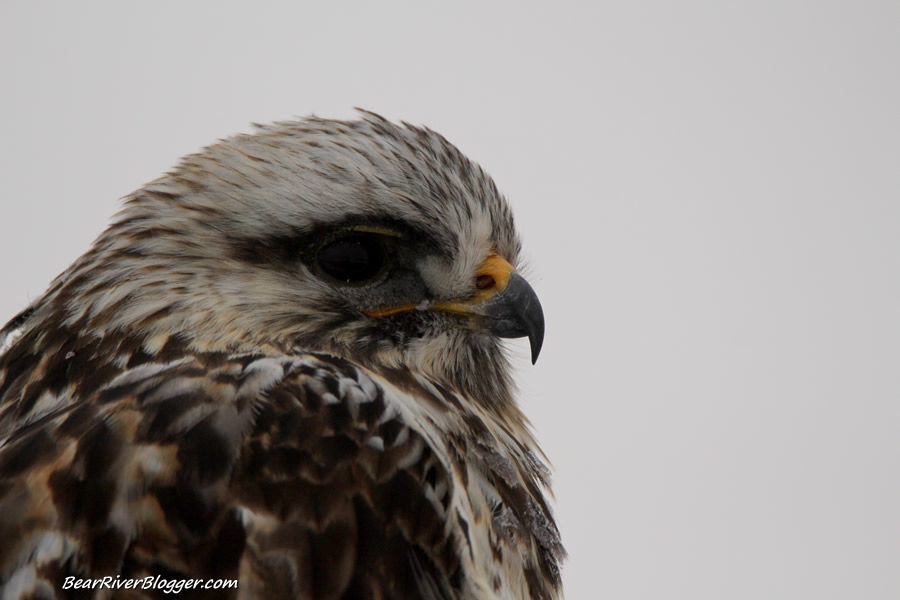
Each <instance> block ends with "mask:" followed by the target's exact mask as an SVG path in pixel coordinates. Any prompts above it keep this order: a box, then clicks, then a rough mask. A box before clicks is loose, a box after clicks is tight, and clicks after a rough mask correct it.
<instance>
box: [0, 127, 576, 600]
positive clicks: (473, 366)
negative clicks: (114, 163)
mask: <svg viewBox="0 0 900 600" xmlns="http://www.w3.org/2000/svg"><path fill="white" fill-rule="evenodd" d="M519 250H520V244H519V241H518V238H517V235H516V233H515V229H514V225H513V220H512V215H511V213H510V211H509V208H508V206H507V204H506V202H505V201H504V200H503V198H502V197H501V196H500V194H499V193H498V192H497V189H496V187H495V185H494V183H493V182H492V180H491V179H490V178H489V177H488V176H487V175H486V174H485V173H484V172H483V171H482V170H481V169H480V168H479V167H478V166H477V165H475V164H474V163H472V162H471V161H469V160H468V159H466V158H465V157H464V156H463V155H462V154H460V153H459V151H458V150H457V149H456V148H455V147H453V146H452V145H451V144H449V143H448V142H447V141H446V140H445V139H444V138H442V137H441V136H439V135H437V134H435V133H434V132H432V131H430V130H427V129H421V128H417V127H412V126H409V125H403V126H398V125H394V124H392V123H389V122H387V121H385V120H384V119H382V118H380V117H378V116H377V115H372V114H369V113H367V114H366V115H365V118H364V119H363V120H360V121H353V122H342V121H331V120H324V119H317V118H310V119H305V120H302V121H296V122H286V123H278V124H275V125H271V126H260V127H259V128H258V131H257V132H256V133H254V134H252V135H240V136H236V137H234V138H230V139H227V140H224V141H221V142H219V143H217V144H215V145H213V146H210V147H208V148H206V149H204V150H203V151H202V152H201V153H199V154H196V155H192V156H189V157H187V158H186V159H184V160H183V162H182V163H181V164H180V165H179V167H177V168H176V169H175V170H174V171H173V172H171V173H169V174H167V175H166V176H164V177H162V178H160V179H158V180H156V181H154V182H152V183H150V184H148V185H147V186H145V187H144V188H143V189H141V190H139V191H137V192H135V193H134V194H132V195H130V196H129V197H128V198H127V199H126V202H125V205H124V208H123V210H122V211H121V213H119V214H118V215H117V217H116V218H115V219H114V222H113V224H112V225H111V226H110V227H109V229H108V230H107V231H106V232H104V233H103V234H102V235H101V236H100V237H99V238H98V239H97V241H96V242H95V243H94V245H93V246H92V248H91V249H90V250H89V251H88V252H87V253H86V254H85V255H84V256H82V257H81V258H79V259H78V260H77V261H76V262H75V263H74V264H73V265H72V266H71V267H70V268H69V269H67V270H66V271H65V272H64V273H63V274H62V275H60V276H59V277H58V278H57V279H56V280H55V281H54V282H53V283H52V284H51V286H50V288H49V290H48V291H47V292H46V293H45V294H44V295H43V296H42V297H41V298H40V299H38V300H37V301H36V302H34V303H33V304H32V305H31V306H30V307H29V308H27V309H26V310H25V311H23V312H22V313H21V314H20V315H19V316H18V317H16V318H15V319H13V320H12V321H11V322H10V323H9V324H8V325H7V326H6V327H5V328H4V329H3V330H2V332H0V540H2V543H0V587H2V593H0V597H2V598H42V597H68V596H69V595H73V596H78V597H85V596H91V594H94V595H96V596H97V597H127V598H141V597H170V596H171V595H170V594H165V593H163V592H161V591H160V590H150V591H140V590H116V591H111V590H95V591H94V592H85V591H82V590H64V589H62V582H63V581H64V580H65V578H66V577H72V576H74V577H91V578H97V577H103V576H113V577H115V576H119V577H120V578H142V577H147V576H157V575H162V576H163V577H165V578H168V579H187V578H227V579H237V580H238V582H239V587H238V589H236V590H234V589H232V590H227V591H218V592H203V591H197V590H185V591H183V592H182V593H181V594H179V596H181V597H185V596H186V597H193V596H194V595H197V596H203V597H211V594H214V595H215V597H232V598H317V599H318V598H322V599H326V598H373V599H375V598H435V599H450V598H546V599H552V598H558V597H560V596H561V591H560V578H559V564H560V561H561V560H562V559H563V556H564V551H563V549H562V546H561V544H560V541H559V534H558V531H557V528H556V525H555V524H554V521H553V517H552V515H551V512H550V509H549V507H548V505H547V502H546V500H545V497H544V493H543V490H544V489H545V488H546V487H547V486H548V485H549V482H548V475H547V469H546V467H545V466H544V464H543V462H542V460H541V456H542V454H541V453H540V450H539V449H538V446H537V444H536V442H535V440H534V439H533V436H532V434H531V433H530V431H529V427H528V424H527V421H526V419H525V417H524V416H523V415H522V414H521V412H520V411H519V409H518V407H517V405H516V404H515V401H514V399H513V396H512V384H511V380H510V376H509V366H508V364H507V361H506V358H505V356H504V352H503V348H502V346H501V343H500V340H499V339H498V338H499V337H520V336H524V335H528V336H529V337H530V338H531V340H532V349H533V352H534V354H535V356H536V353H537V351H538V350H539V349H540V342H541V338H542V336H543V320H542V317H541V313H540V305H539V304H538V303H537V298H536V296H535V295H534V292H533V291H532V290H531V288H530V287H529V286H528V284H527V283H525V281H524V279H522V278H521V277H520V276H519V275H517V274H516V272H515V270H514V268H515V266H516V264H517V261H518V256H519ZM345 274H346V277H345Z"/></svg>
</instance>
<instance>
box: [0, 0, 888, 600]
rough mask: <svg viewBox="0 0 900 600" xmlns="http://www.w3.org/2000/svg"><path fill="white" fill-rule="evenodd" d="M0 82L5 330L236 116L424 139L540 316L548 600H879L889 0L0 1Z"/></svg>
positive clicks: (0, 264) (529, 377) (537, 417)
mask: <svg viewBox="0 0 900 600" xmlns="http://www.w3.org/2000/svg"><path fill="white" fill-rule="evenodd" d="M138 4H140V5H141V6H140V7H138V6H137V5H138ZM326 5H327V7H326ZM0 81H2V87H0V90H2V93H0V183H2V194H0V202H2V210H0V274H2V281H3V283H2V286H0V287H2V290H3V293H2V294H0V320H5V319H6V318H9V317H12V316H13V315H14V314H15V313H16V312H17V311H19V310H20V309H21V308H23V307H24V306H25V305H26V304H27V303H28V302H29V301H30V300H32V299H34V298H36V297H38V296H39V295H40V294H41V293H42V292H43V290H44V289H45V287H46V285H47V284H48V283H49V281H50V280H51V279H52V278H53V277H54V276H55V275H56V274H58V273H59V272H60V271H62V270H63V269H64V268H65V267H66V266H67V265H68V264H69V263H70V262H71V261H72V260H73V259H74V258H76V257H77V256H78V255H79V254H81V253H82V252H84V251H85V250H86V249H87V247H88V245H89V244H90V242H91V241H92V240H93V238H94V237H95V236H96V235H97V234H99V233H100V232H101V230H102V229H103V228H104V227H105V225H106V223H107V222H108V219H109V217H110V215H112V213H113V212H114V211H115V210H116V208H117V206H118V204H117V202H118V200H117V199H118V198H120V197H122V196H124V195H126V194H128V193H129V192H131V191H133V190H134V189H136V188H138V187H140V186H141V185H142V184H143V183H145V182H147V181H149V180H151V179H154V178H156V177H157V176H158V175H160V174H161V173H163V172H164V171H165V170H167V169H168V168H169V167H171V166H172V165H173V164H174V163H175V162H176V160H177V159H178V158H179V157H180V156H182V155H184V154H187V153H190V152H194V151H196V150H197V149H199V148H200V147H201V146H203V145H205V144H208V143H210V142H212V141H214V140H216V139H217V138H220V137H223V136H226V135H230V134H233V133H236V132H239V131H248V130H249V123H250V122H254V121H255V122H265V121H271V120H276V119H286V118H291V117H294V116H299V115H307V114H310V113H316V114H318V115H320V116H325V117H341V118H346V117H352V116H353V114H354V113H353V111H352V107H354V106H361V107H364V108H367V109H370V110H374V111H376V112H379V113H381V114H383V115H384V116H386V117H389V118H391V119H397V120H399V119H402V120H406V121H410V122H412V123H417V124H425V125H428V126H429V127H431V128H433V129H436V130H437V131H439V132H441V133H443V134H444V135H446V136H447V137H448V138H449V139H450V140H451V141H452V142H454V143H455V144H456V145H457V146H459V148H461V149H462V151H463V152H464V153H466V154H467V155H469V156H470V157H471V158H473V159H475V160H477V161H478V162H480V163H481V164H482V166H484V167H485V168H486V169H487V170H488V171H489V172H490V173H491V174H492V175H493V176H494V178H495V180H496V181H497V183H498V185H499V186H500V187H501V189H502V190H503V191H504V192H505V194H506V195H507V196H508V197H509V199H510V202H511V203H512V205H513V207H514V210H515V213H516V217H517V219H518V225H519V228H520V230H521V233H522V235H523V238H524V242H525V252H526V254H527V257H528V259H529V264H530V268H529V271H528V273H529V278H530V280H531V281H532V283H533V285H534V287H535V289H536V290H537V292H538V294H539V295H540V296H541V298H542V301H543V303H544V310H545V314H546V318H547V337H546V342H545V347H544V352H543V354H542V355H541V358H540V361H539V362H538V363H537V365H536V366H534V367H532V366H531V365H530V364H529V361H528V360H527V347H526V344H525V343H518V342H516V343H514V344H512V348H513V351H514V353H515V357H516V365H517V367H518V380H519V383H520V387H521V396H520V397H521V401H522V403H523V405H524V407H525V410H526V412H527V414H528V415H529V416H530V418H531V420H532V421H533V423H534V426H535V428H536V430H537V433H538V437H539V439H540V440H541V443H542V445H543V447H544V450H545V451H546V453H547V455H548V456H549V457H550V458H551V460H552V461H553V464H554V467H555V486H554V491H555V493H556V510H557V514H558V517H559V521H560V524H561V527H562V532H563V536H564V542H565V544H566V546H567V548H568V550H569V552H570V558H569V560H568V562H567V564H566V566H565V570H564V579H565V582H566V586H567V597H568V598H570V599H579V598H611V599H616V600H630V599H659V598H666V599H669V598H679V599H681V598H683V599H686V600H721V599H723V598H728V599H748V600H751V599H752V600H758V599H761V598H766V599H785V600H787V599H790V600H796V599H798V598H810V599H815V600H823V599H829V598H842V599H843V598H846V599H854V600H855V599H860V598H865V599H867V600H872V599H896V598H900V570H898V569H900V481H898V478H900V441H898V429H900V343H898V340H900V317H898V309H900V282H898V276H900V117H898V114H900V110H898V107H900V3H897V2H896V1H892V0H888V1H884V2H874V1H872V2H868V1H852V2H851V1H849V0H847V1H844V2H832V1H811V0H810V1H808V2H796V1H778V2H743V3H737V2H719V1H709V2H698V1H687V2H643V1H642V2H633V1H620V2H581V3H574V2H571V3H565V2H554V3H550V2H540V3H538V2H531V3H529V2H518V3H499V2H497V3H492V2H473V3H465V2H452V3H436V2H408V3H385V2H372V3H367V5H364V4H363V3H362V2H360V3H342V2H331V3H326V2H316V3H312V2H283V3H267V2H252V3H251V2H244V3H240V4H238V3H232V2H223V1H221V0H220V1H217V2H196V1H195V2H160V1H155V2H144V3H134V2H127V3H126V2H113V1H109V2H24V1H11V0H4V1H3V2H2V3H0Z"/></svg>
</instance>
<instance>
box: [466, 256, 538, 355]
mask: <svg viewBox="0 0 900 600" xmlns="http://www.w3.org/2000/svg"><path fill="white" fill-rule="evenodd" d="M480 308H482V309H483V311H484V317H483V320H482V322H483V323H484V326H485V328H486V329H487V330H488V331H490V332H491V333H493V334H494V335H496V336H498V337H502V338H520V337H525V336H528V341H529V343H530V344H531V364H534V363H536V362H537V359H538V355H539V354H540V353H541V346H543V344H544V310H543V309H542V308H541V302H540V300H538V297H537V294H536V293H535V292H534V289H532V287H531V286H530V285H529V284H528V282H527V281H525V278H524V277H522V276H521V275H519V274H518V273H512V274H511V275H510V276H509V280H508V281H507V283H506V286H505V289H504V290H503V291H502V292H498V293H497V294H495V295H494V296H492V297H491V298H488V299H487V300H485V301H484V302H483V303H482V304H481V307H480Z"/></svg>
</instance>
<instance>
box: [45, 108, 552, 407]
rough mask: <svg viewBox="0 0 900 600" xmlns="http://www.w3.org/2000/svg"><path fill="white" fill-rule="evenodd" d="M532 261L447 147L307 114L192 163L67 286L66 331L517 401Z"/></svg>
mask: <svg viewBox="0 0 900 600" xmlns="http://www.w3.org/2000/svg"><path fill="white" fill-rule="evenodd" d="M519 249H520V244H519V241H518V238H517V236H516V233H515V228H514V225H513V219H512V215H511V212H510V210H509V208H508V206H507V204H506V202H505V201H504V199H503V198H502V197H501V195H500V194H499V192H498V191H497V188H496V186H495V185H494V183H493V181H492V180H491V179H490V178H489V177H488V176H487V175H486V174H485V173H484V172H483V171H482V170H481V168H480V167H478V166H477V165H475V164H474V163H472V162H471V161H469V160H468V159H466V158H465V157H464V156H463V155H462V154H461V153H460V152H459V151H458V150H457V149H456V148H455V147H453V146H452V145H451V144H450V143H449V142H447V141H446V140H445V139H444V138H443V137H441V136H440V135H438V134H436V133H434V132H432V131H430V130H427V129H419V128H415V127H411V126H408V125H406V126H398V125H394V124H392V123H389V122H387V121H385V120H383V119H381V118H380V117H377V116H375V115H367V117H366V119H365V120H362V121H355V122H340V121H330V120H319V119H308V120H304V121H301V122H287V123H279V124H275V125H271V126H263V127H260V129H259V131H258V132H257V133H255V134H253V135H241V136H237V137H235V138H232V139H228V140H224V141H222V142H220V143H218V144H215V145H213V146H210V147H208V148H206V149H205V150H204V151H202V152H201V153H199V154H197V155H193V156H189V157H187V158H186V159H185V160H184V161H183V162H182V164H181V165H180V166H179V167H178V168H177V169H176V170H175V171H174V172H172V173H170V174H169V175H167V176H165V177H163V178H161V179H159V180H157V181H154V182H152V183H151V184H149V185H147V186H146V187H145V188H144V189H142V190H139V191H138V192H136V193H135V194H132V195H131V196H129V197H128V198H127V202H126V205H125V208H124V209H123V211H122V212H121V213H120V214H119V215H118V216H117V218H116V220H115V221H114V223H113V224H112V226H111V227H110V229H109V230H108V231H107V232H106V233H104V234H103V236H101V238H100V239H99V240H98V242H97V244H95V247H94V250H93V251H92V252H90V253H88V254H87V255H85V256H84V257H82V259H81V260H80V261H79V263H78V264H76V265H75V266H74V269H73V271H72V272H71V275H69V276H68V277H66V279H65V280H60V281H58V282H57V283H56V287H58V288H60V290H59V292H60V297H61V298H63V299H66V298H68V299H69V302H68V315H69V320H68V322H69V323H70V324H72V323H78V324H79V326H83V327H88V328H90V329H94V330H95V331H97V332H100V334H102V332H104V331H107V330H110V329H112V330H117V329H118V330H129V333H139V334H140V335H143V336H144V337H145V339H146V341H145V346H146V347H147V349H148V351H151V352H152V351H153V350H154V348H157V349H158V347H160V346H161V345H162V344H163V343H165V339H164V338H167V337H168V336H169V335H170V334H172V333H173V332H174V335H176V336H181V337H183V338H184V341H186V342H188V343H190V344H191V345H193V346H195V347H196V348H198V349H213V350H215V349H221V350H228V351H235V350H241V349H245V348H251V347H258V346H260V345H267V344H268V345H274V346H278V347H280V348H282V349H290V348H299V349H304V350H312V351H322V352H328V353H332V354H336V355H339V356H342V357H345V358H349V359H351V360H353V361H355V362H357V363H360V364H362V365H364V366H366V367H368V368H371V369H373V370H376V371H378V370H385V369H401V368H412V369H415V370H416V371H419V372H422V373H423V374H425V375H426V376H428V377H431V378H433V379H434V380H435V381H438V382H441V383H444V384H446V385H447V386H449V387H451V388H453V389H456V390H458V391H460V392H463V393H466V394H467V395H469V396H470V397H472V398H480V399H483V401H484V402H486V403H489V404H494V403H498V404H504V403H506V402H507V401H509V400H510V398H511V394H510V389H509V388H510V380H509V375H508V366H507V362H506V359H505V357H504V355H503V353H502V349H501V348H500V341H499V338H500V337H523V336H528V337H529V338H530V340H531V347H532V356H533V358H535V359H536V357H537V353H538V352H539V350H540V346H541V342H542V339H543V315H542V312H541V307H540V303H539V302H538V300H537V296H536V295H535V293H534V291H533V290H532V289H531V287H530V286H529V285H528V284H527V283H526V282H525V280H524V279H523V278H522V277H521V276H520V275H518V274H517V273H516V271H515V267H516V265H517V263H518V255H519ZM113 281H114V282H116V285H115V287H112V286H110V285H107V284H108V283H109V282H113ZM122 282H125V283H124V284H122ZM76 299H77V301H75V300H76Z"/></svg>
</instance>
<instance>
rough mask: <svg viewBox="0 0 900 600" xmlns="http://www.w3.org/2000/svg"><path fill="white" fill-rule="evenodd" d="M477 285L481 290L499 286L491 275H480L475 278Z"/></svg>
mask: <svg viewBox="0 0 900 600" xmlns="http://www.w3.org/2000/svg"><path fill="white" fill-rule="evenodd" d="M475 287H477V288H478V289H479V290H489V289H491V288H495V287H497V282H496V281H494V278H493V277H491V276H490V275H479V276H478V277H476V278H475Z"/></svg>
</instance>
